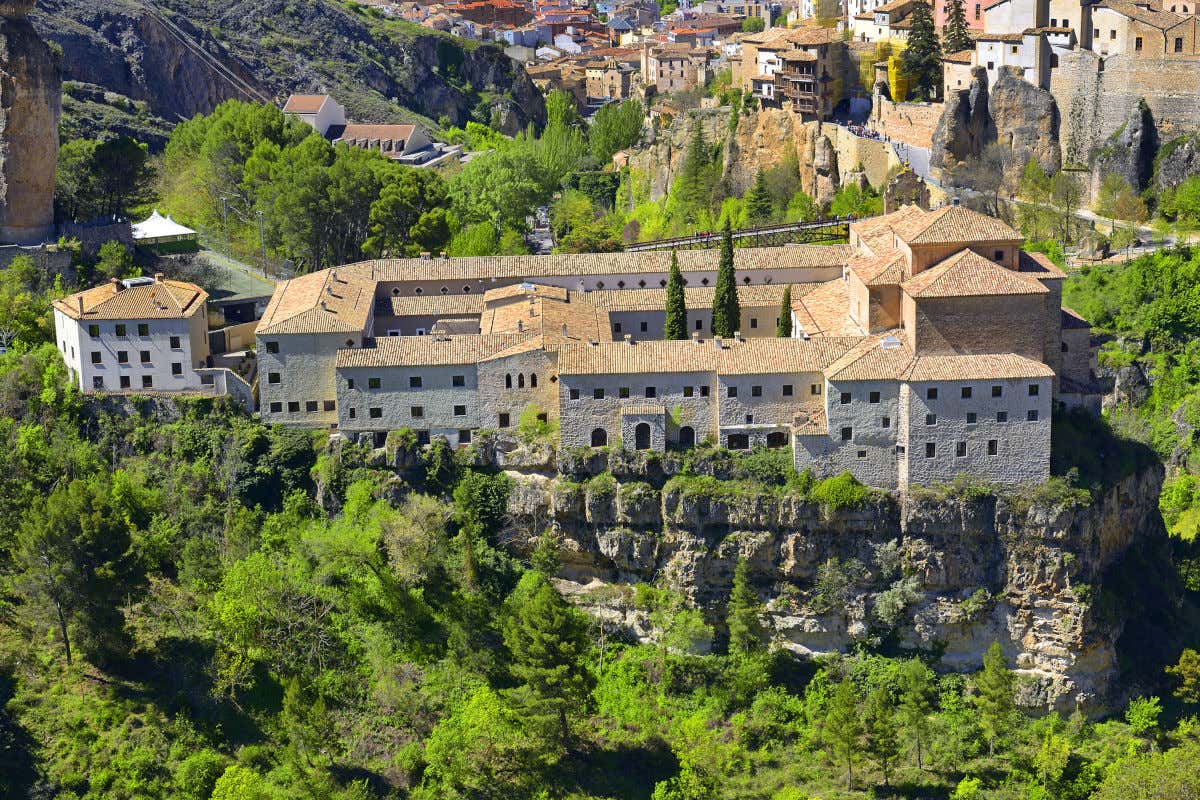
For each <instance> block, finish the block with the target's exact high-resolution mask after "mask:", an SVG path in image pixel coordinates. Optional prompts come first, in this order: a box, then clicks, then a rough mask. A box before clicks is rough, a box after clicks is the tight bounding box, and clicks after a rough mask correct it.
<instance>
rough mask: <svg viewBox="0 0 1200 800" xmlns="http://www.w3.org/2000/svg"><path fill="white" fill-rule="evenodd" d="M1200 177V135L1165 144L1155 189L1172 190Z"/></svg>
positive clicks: (1186, 135) (1159, 161) (1159, 158)
mask: <svg viewBox="0 0 1200 800" xmlns="http://www.w3.org/2000/svg"><path fill="white" fill-rule="evenodd" d="M1193 175H1200V134H1197V133H1192V134H1185V135H1184V136H1180V137H1178V138H1175V139H1171V140H1170V141H1167V142H1164V143H1163V146H1162V149H1161V150H1160V151H1159V153H1158V160H1157V164H1156V166H1155V170H1154V188H1155V190H1156V191H1158V192H1161V191H1162V190H1163V189H1172V188H1174V187H1176V186H1178V185H1179V184H1181V183H1183V182H1184V181H1185V180H1187V179H1188V178H1190V177H1192V176H1193Z"/></svg>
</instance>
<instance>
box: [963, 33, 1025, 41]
mask: <svg viewBox="0 0 1200 800" xmlns="http://www.w3.org/2000/svg"><path fill="white" fill-rule="evenodd" d="M975 41H977V42H1011V43H1013V44H1019V43H1021V42H1023V41H1025V35H1024V34H1021V33H982V32H980V33H977V34H975Z"/></svg>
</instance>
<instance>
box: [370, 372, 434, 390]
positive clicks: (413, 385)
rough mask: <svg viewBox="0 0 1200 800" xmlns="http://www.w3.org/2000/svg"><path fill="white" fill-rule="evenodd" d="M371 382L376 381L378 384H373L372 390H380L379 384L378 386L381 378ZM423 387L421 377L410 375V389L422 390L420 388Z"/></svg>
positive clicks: (373, 379)
mask: <svg viewBox="0 0 1200 800" xmlns="http://www.w3.org/2000/svg"><path fill="white" fill-rule="evenodd" d="M371 380H372V381H376V383H373V384H372V385H371V388H372V389H378V388H379V384H378V380H379V378H371ZM421 385H422V381H421V376H420V375H410V376H409V378H408V388H410V389H420V388H421Z"/></svg>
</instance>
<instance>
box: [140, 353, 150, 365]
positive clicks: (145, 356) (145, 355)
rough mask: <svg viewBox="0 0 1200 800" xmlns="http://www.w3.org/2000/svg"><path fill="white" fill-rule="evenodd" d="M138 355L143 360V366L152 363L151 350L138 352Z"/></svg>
mask: <svg viewBox="0 0 1200 800" xmlns="http://www.w3.org/2000/svg"><path fill="white" fill-rule="evenodd" d="M138 355H139V357H140V358H141V361H142V363H143V364H149V363H150V351H149V350H141V351H139V352H138Z"/></svg>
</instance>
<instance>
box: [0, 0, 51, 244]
mask: <svg viewBox="0 0 1200 800" xmlns="http://www.w3.org/2000/svg"><path fill="white" fill-rule="evenodd" d="M32 6H33V1H32V0H28V2H5V3H0V242H6V243H17V244H36V243H40V242H43V241H45V240H46V239H47V238H49V237H50V236H51V235H52V234H53V232H54V172H55V162H56V160H57V157H58V117H59V114H60V113H61V108H62V106H61V101H60V88H61V78H60V76H59V65H58V59H57V58H56V57H55V55H54V54H53V53H52V52H51V50H50V48H49V47H48V46H47V45H46V43H45V42H43V41H42V40H41V39H40V38H39V37H38V34H37V31H36V30H34V28H33V26H32V25H31V24H30V23H29V20H28V19H26V14H27V13H28V12H29V9H30V8H32Z"/></svg>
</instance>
